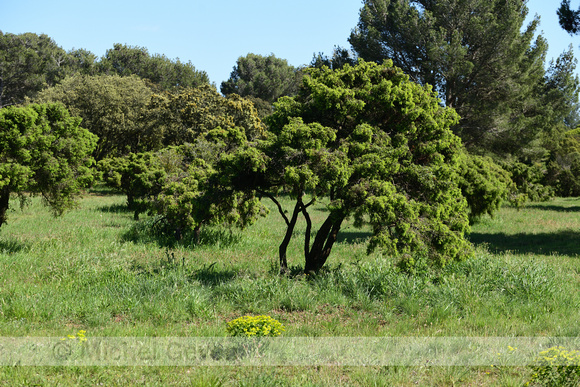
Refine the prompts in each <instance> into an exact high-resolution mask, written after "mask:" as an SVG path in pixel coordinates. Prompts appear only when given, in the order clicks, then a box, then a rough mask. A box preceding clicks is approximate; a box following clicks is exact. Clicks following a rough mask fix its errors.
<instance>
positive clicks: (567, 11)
mask: <svg viewBox="0 0 580 387" xmlns="http://www.w3.org/2000/svg"><path fill="white" fill-rule="evenodd" d="M557 14H558V21H559V22H560V27H562V28H563V29H564V30H566V31H567V32H568V33H570V34H571V35H575V34H578V33H579V32H580V9H578V10H576V11H574V10H573V9H572V8H571V7H570V0H562V3H561V4H560V8H558V11H557Z"/></svg>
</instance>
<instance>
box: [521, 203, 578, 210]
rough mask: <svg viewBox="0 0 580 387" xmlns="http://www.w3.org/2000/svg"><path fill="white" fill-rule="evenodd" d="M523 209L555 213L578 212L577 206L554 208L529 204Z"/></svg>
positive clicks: (552, 206)
mask: <svg viewBox="0 0 580 387" xmlns="http://www.w3.org/2000/svg"><path fill="white" fill-rule="evenodd" d="M525 208H533V209H537V210H545V211H557V212H580V207H579V206H571V207H564V206H554V205H545V206H543V205H541V204H529V205H526V207H525Z"/></svg>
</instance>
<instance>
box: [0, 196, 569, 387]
mask: <svg viewBox="0 0 580 387" xmlns="http://www.w3.org/2000/svg"><path fill="white" fill-rule="evenodd" d="M124 201H125V199H124V197H123V196H120V195H115V194H112V193H110V192H107V191H106V190H94V191H92V192H89V193H88V194H87V195H85V196H84V197H83V199H82V200H81V201H80V207H79V209H77V210H74V211H71V212H69V213H67V214H65V215H64V216H62V217H60V218H53V217H52V216H51V215H50V213H49V211H48V210H47V209H46V208H45V207H43V206H42V205H41V202H40V200H37V199H33V200H32V202H31V205H30V206H28V207H26V208H24V210H20V209H19V208H18V207H17V206H15V209H14V210H11V212H10V213H9V223H8V224H7V225H5V226H3V227H2V229H1V230H0V336H39V337H40V336H55V337H64V336H66V335H69V334H75V332H78V330H85V331H86V332H87V333H86V335H87V337H91V336H94V337H97V336H98V337H103V336H113V337H118V336H134V337H143V336H153V337H157V336H207V337H213V336H225V335H226V330H225V325H226V322H227V321H229V320H231V319H234V318H237V317H240V316H243V315H246V314H266V315H270V316H272V317H274V318H276V319H278V320H279V321H280V322H282V323H283V324H284V326H285V327H286V332H285V333H284V336H290V337H292V336H327V337H332V336H353V337H354V336H418V337H422V336H442V337H445V336H489V337H496V336H501V337H505V336H514V337H518V336H563V337H576V336H579V335H580V292H578V289H579V288H580V258H579V254H580V243H579V242H580V199H556V200H553V201H550V202H547V203H532V204H529V205H528V206H527V207H525V208H523V209H521V210H517V209H514V208H510V207H505V208H503V209H502V210H501V211H500V213H499V214H498V215H497V216H496V217H495V218H493V219H492V218H485V219H483V220H482V221H481V222H480V223H478V224H477V225H475V226H474V227H473V232H472V234H471V236H470V238H471V240H472V241H473V242H474V244H475V245H476V246H477V248H476V253H475V256H474V257H473V259H470V260H468V261H465V262H462V263H457V264H452V265H449V266H448V267H446V268H445V269H444V270H443V271H442V272H439V273H433V272H425V273H423V274H420V275H417V276H412V277H410V276H406V275H403V274H400V273H398V272H397V271H396V270H395V269H394V266H393V263H394V262H393V260H392V259H391V258H390V257H388V256H383V255H381V254H379V253H376V254H372V255H367V254H366V249H365V238H366V237H368V233H367V232H365V230H357V229H354V228H352V227H349V226H347V227H345V228H344V230H343V232H342V233H341V235H340V237H339V241H340V243H339V244H338V245H337V246H336V247H335V249H334V251H333V253H332V254H331V256H330V258H329V262H328V264H327V268H326V270H324V272H323V273H321V274H320V275H317V276H310V277H308V276H304V275H301V274H300V267H301V266H302V265H303V262H302V258H301V251H302V246H301V245H300V243H299V238H296V239H297V240H296V241H295V242H296V243H295V244H293V245H291V246H290V249H289V264H290V265H294V267H293V273H294V275H293V276H291V277H289V278H288V277H280V276H278V274H277V270H278V267H277V247H278V244H279V243H280V241H281V239H282V237H283V232H284V231H283V221H282V219H281V218H280V217H279V215H278V214H277V212H276V211H274V210H273V208H272V210H273V211H271V213H270V214H269V215H268V216H267V217H266V218H265V219H261V220H259V221H258V222H257V223H256V224H255V225H253V226H251V227H250V228H249V229H246V230H244V231H238V230H234V231H232V232H230V231H229V230H226V229H219V228H215V229H211V230H206V231H205V232H204V233H203V235H202V243H201V244H199V245H197V246H193V245H191V244H190V243H189V239H188V238H185V241H184V243H183V244H181V245H174V244H172V243H171V241H170V239H168V238H165V237H163V235H154V234H152V233H151V228H152V227H151V225H152V224H153V219H150V218H147V217H143V219H142V220H141V221H140V222H135V221H133V220H132V213H131V212H127V211H126V210H125V208H124ZM317 212H318V216H319V217H320V218H322V217H323V216H324V208H323V207H322V206H321V207H319V209H318V211H317ZM313 221H316V216H314V217H313ZM304 227H305V224H304V223H300V224H299V227H298V230H297V231H296V232H297V233H302V232H303V230H304ZM529 372H530V371H529V370H528V369H527V368H525V367H519V368H518V367H511V368H510V367H504V368H499V369H498V368H497V367H495V368H494V367H471V368H469V367H316V366H313V367H256V368H252V367H195V366H191V367H1V368H0V384H2V385H10V386H14V385H34V384H37V385H58V384H64V385H71V384H72V385H111V384H120V385H134V384H135V385H137V384H139V385H143V384H145V385H158V384H192V385H282V386H284V385H328V386H335V385H364V386H368V385H380V386H383V385H384V386H390V385H473V386H476V385H481V386H487V385H502V386H503V385H508V386H509V385H513V386H519V385H522V384H523V383H524V382H525V381H526V380H527V379H528V378H529Z"/></svg>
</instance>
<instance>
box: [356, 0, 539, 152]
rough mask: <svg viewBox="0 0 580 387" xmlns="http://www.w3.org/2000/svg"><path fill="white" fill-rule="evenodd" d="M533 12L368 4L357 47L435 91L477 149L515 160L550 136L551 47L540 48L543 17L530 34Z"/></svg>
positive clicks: (511, 5)
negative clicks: (547, 65) (545, 133)
mask: <svg viewBox="0 0 580 387" xmlns="http://www.w3.org/2000/svg"><path fill="white" fill-rule="evenodd" d="M527 12H528V9H527V7H526V4H525V1H521V0H507V1H506V0H491V1H490V0H467V1H459V0H444V1H422V0H421V1H419V0H368V1H364V5H363V8H362V9H361V11H360V20H359V23H358V26H357V27H356V28H355V29H354V30H353V32H352V34H351V36H350V38H349V41H350V43H351V44H352V47H353V49H354V51H355V52H356V53H357V54H358V55H359V57H361V58H363V59H365V60H371V61H376V62H381V61H383V60H384V59H392V60H393V62H394V64H395V65H396V66H398V67H401V68H402V69H403V71H404V72H405V73H407V74H409V75H410V77H411V79H412V80H414V81H416V82H418V83H420V84H423V85H425V84H431V85H433V87H434V89H435V90H436V91H437V92H438V93H439V95H440V96H441V98H442V99H443V102H444V103H445V106H449V107H453V108H455V109H456V110H457V112H458V113H459V115H460V116H461V121H460V122H459V124H458V125H456V126H455V127H454V131H455V133H457V134H459V135H460V136H461V138H462V139H463V141H464V143H465V144H466V145H467V147H468V148H469V149H470V150H472V151H479V152H483V151H486V152H494V153H499V154H502V155H505V154H513V153H514V152H519V151H520V150H521V149H522V148H524V147H525V146H527V145H528V144H530V143H531V142H532V141H534V140H536V139H537V138H538V135H539V133H540V132H541V131H542V130H543V129H545V127H544V126H543V121H542V116H543V114H544V113H545V111H544V108H545V104H546V103H547V101H545V100H544V99H543V98H542V93H543V87H544V81H545V80H544V75H545V72H544V58H545V54H546V51H547V44H546V41H545V39H544V38H543V37H541V36H539V37H537V38H536V40H535V41H534V36H535V35H536V29H537V26H538V23H539V20H538V18H535V19H534V20H532V22H530V24H529V25H527V27H525V28H523V29H522V27H523V23H524V21H525V19H526V16H527Z"/></svg>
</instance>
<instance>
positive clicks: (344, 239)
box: [336, 231, 373, 245]
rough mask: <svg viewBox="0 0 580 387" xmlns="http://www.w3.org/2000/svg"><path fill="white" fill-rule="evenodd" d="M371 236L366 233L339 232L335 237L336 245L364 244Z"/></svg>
mask: <svg viewBox="0 0 580 387" xmlns="http://www.w3.org/2000/svg"><path fill="white" fill-rule="evenodd" d="M372 235H373V234H372V233H370V232H366V231H341V232H339V233H338V236H337V237H336V241H337V242H338V243H346V244H347V245H354V244H356V243H362V242H366V240H367V239H369V238H370V237H371V236H372Z"/></svg>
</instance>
